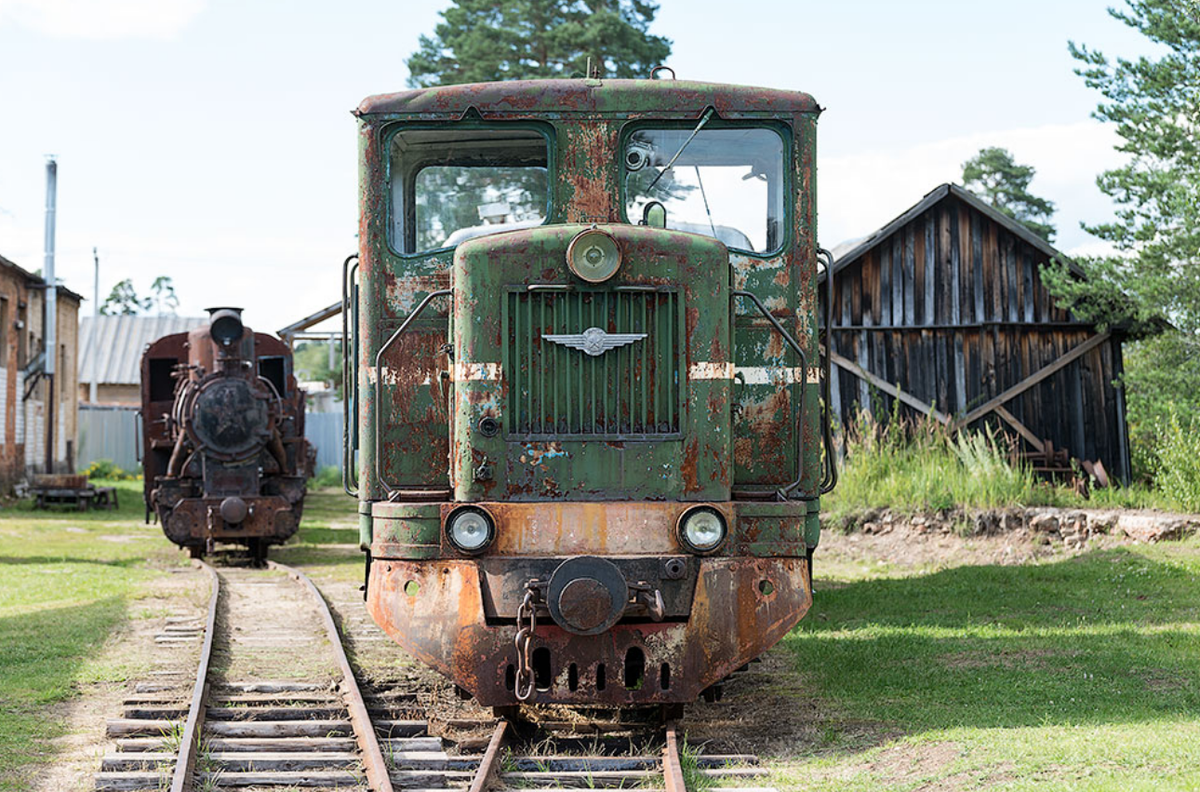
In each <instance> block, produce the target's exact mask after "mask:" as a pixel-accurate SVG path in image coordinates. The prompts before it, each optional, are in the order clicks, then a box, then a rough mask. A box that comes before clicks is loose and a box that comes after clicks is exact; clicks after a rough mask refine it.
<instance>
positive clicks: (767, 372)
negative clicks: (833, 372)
mask: <svg viewBox="0 0 1200 792" xmlns="http://www.w3.org/2000/svg"><path fill="white" fill-rule="evenodd" d="M733 374H734V380H736V381H739V382H744V383H745V384H747V385H795V384H796V383H798V382H802V381H804V370H803V369H801V368H800V367H799V366H788V367H786V368H785V367H781V366H738V367H737V368H736V369H734V372H733ZM820 381H821V372H820V370H819V369H817V368H816V367H814V366H810V367H809V369H808V382H811V383H816V382H820Z"/></svg>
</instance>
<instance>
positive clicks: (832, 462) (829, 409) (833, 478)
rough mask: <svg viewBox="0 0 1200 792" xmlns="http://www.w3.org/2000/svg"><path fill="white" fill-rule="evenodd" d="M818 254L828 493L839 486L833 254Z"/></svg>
mask: <svg viewBox="0 0 1200 792" xmlns="http://www.w3.org/2000/svg"><path fill="white" fill-rule="evenodd" d="M817 255H818V256H824V257H825V366H824V371H823V372H822V374H824V376H823V377H822V378H821V400H822V401H823V402H824V404H823V405H822V406H823V407H824V409H823V410H821V423H822V427H821V434H822V440H823V441H824V443H825V475H824V476H823V477H822V479H821V487H820V489H819V490H818V492H820V493H821V494H822V495H827V494H828V493H830V492H832V491H833V488H834V487H836V486H837V481H838V471H837V460H836V459H835V458H834V454H835V453H836V450H835V449H834V447H833V418H832V415H833V404H832V403H831V401H830V372H831V370H832V367H833V254H832V253H830V252H829V251H828V250H826V249H825V248H818V249H817Z"/></svg>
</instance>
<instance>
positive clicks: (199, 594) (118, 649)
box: [29, 568, 208, 792]
mask: <svg viewBox="0 0 1200 792" xmlns="http://www.w3.org/2000/svg"><path fill="white" fill-rule="evenodd" d="M168 572H170V574H164V575H162V576H161V577H157V578H155V579H153V580H152V581H150V582H149V583H148V584H146V586H145V587H144V588H143V590H142V591H141V592H139V594H138V595H136V596H135V597H134V598H133V599H132V600H131V601H130V604H129V610H128V614H127V618H126V620H125V621H124V622H123V623H122V624H121V625H120V626H119V627H118V628H117V629H116V630H114V631H113V633H112V634H111V635H110V636H109V638H108V640H107V641H106V642H105V644H104V646H103V647H102V648H101V649H100V651H99V652H98V654H97V657H96V659H95V663H96V665H97V666H98V667H99V668H102V669H113V673H114V674H124V675H125V679H124V680H122V681H109V682H97V683H92V684H84V685H79V686H78V695H77V696H76V697H75V698H72V699H71V700H69V701H65V702H62V703H59V704H55V705H52V706H50V707H48V708H47V712H46V714H47V717H49V718H52V719H55V720H60V721H61V722H62V723H63V728H64V734H63V735H62V736H60V737H57V738H55V739H53V740H51V741H50V742H49V743H48V745H47V746H46V753H47V755H48V756H47V762H46V763H45V764H43V765H40V766H39V767H37V768H36V774H35V775H33V776H32V777H31V778H30V780H29V784H30V786H29V788H30V789H31V790H34V792H76V791H78V792H85V790H92V789H94V788H95V779H94V776H95V774H96V772H97V771H98V770H99V769H100V758H101V757H102V756H103V755H104V754H105V753H106V749H107V748H108V740H107V738H106V737H105V724H106V722H107V720H108V719H109V718H115V717H119V716H120V715H121V703H122V700H123V699H124V698H125V697H126V696H127V695H128V694H130V693H132V692H133V685H134V683H135V681H137V680H141V679H145V678H146V677H147V676H148V675H149V674H151V672H153V671H156V670H168V669H174V668H182V669H188V668H193V669H194V667H195V664H196V661H197V658H198V657H199V651H200V646H199V643H198V642H197V643H195V644H161V643H158V642H156V641H155V636H156V635H159V634H161V633H162V631H163V628H164V627H165V626H166V623H167V622H166V618H167V617H168V616H184V617H188V618H203V615H204V610H205V608H206V607H207V604H208V577H207V575H204V574H203V573H201V572H199V571H198V570H193V569H186V568H172V569H170V570H168ZM50 757H53V758H52V759H50Z"/></svg>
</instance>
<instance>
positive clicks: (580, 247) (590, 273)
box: [567, 228, 621, 283]
mask: <svg viewBox="0 0 1200 792" xmlns="http://www.w3.org/2000/svg"><path fill="white" fill-rule="evenodd" d="M567 266H569V267H570V268H571V272H574V273H575V274H576V275H578V276H579V277H581V278H583V279H584V280H585V281H587V282H588V283H601V282H603V281H606V280H608V279H609V278H611V277H612V276H613V275H616V274H617V270H618V269H619V268H620V266H621V248H620V247H619V246H618V245H617V240H615V239H613V238H612V237H610V236H609V235H608V234H606V233H604V232H603V231H597V230H596V229H594V228H591V229H588V230H587V231H584V232H583V233H581V234H579V236H577V237H575V238H574V239H572V240H571V244H570V245H569V246H568V247H567Z"/></svg>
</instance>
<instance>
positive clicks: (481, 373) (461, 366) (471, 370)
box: [454, 362, 503, 382]
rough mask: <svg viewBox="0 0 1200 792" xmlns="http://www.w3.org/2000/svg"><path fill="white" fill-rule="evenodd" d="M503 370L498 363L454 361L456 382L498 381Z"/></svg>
mask: <svg viewBox="0 0 1200 792" xmlns="http://www.w3.org/2000/svg"><path fill="white" fill-rule="evenodd" d="M502 375H503V372H502V370H501V366H500V364H499V363H466V362H461V363H455V364H454V379H455V381H457V382H480V381H483V382H499V381H500V378H501V376H502Z"/></svg>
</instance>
